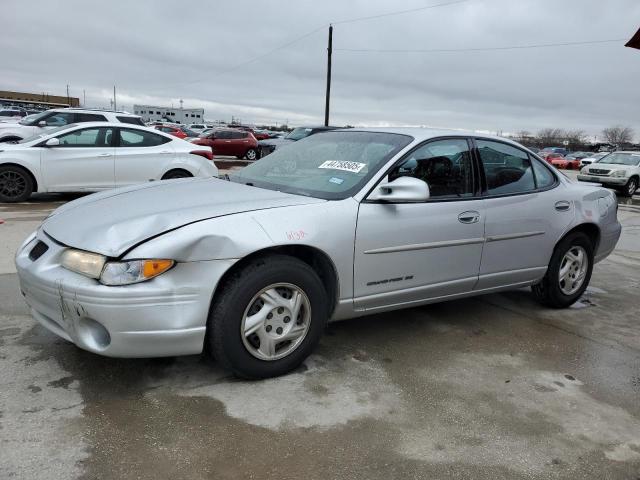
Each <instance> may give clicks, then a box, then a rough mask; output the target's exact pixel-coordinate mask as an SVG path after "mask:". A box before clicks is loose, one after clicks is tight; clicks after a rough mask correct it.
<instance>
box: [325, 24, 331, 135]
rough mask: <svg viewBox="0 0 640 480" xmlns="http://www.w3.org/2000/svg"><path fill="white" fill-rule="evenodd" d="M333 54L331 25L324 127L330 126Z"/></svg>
mask: <svg viewBox="0 0 640 480" xmlns="http://www.w3.org/2000/svg"><path fill="white" fill-rule="evenodd" d="M332 52H333V25H329V44H328V46H327V95H326V99H325V105H324V125H325V126H326V127H328V126H329V100H330V98H331V53H332Z"/></svg>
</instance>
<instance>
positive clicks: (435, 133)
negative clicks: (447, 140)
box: [338, 127, 522, 147]
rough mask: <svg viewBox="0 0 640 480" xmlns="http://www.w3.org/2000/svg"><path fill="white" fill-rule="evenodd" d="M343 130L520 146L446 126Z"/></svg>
mask: <svg viewBox="0 0 640 480" xmlns="http://www.w3.org/2000/svg"><path fill="white" fill-rule="evenodd" d="M338 131H344V132H377V133H395V134H397V135H408V136H411V137H413V138H414V139H415V140H416V141H418V142H421V141H424V140H430V139H432V138H437V137H474V138H481V139H487V140H498V141H500V142H504V143H510V144H513V145H518V146H519V147H522V145H520V144H519V143H517V142H514V141H513V140H510V139H508V138H504V137H499V136H497V135H491V134H487V133H480V132H474V131H471V130H454V129H446V128H423V127H367V128H349V129H338Z"/></svg>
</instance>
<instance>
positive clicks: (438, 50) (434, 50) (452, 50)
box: [334, 38, 626, 53]
mask: <svg viewBox="0 0 640 480" xmlns="http://www.w3.org/2000/svg"><path fill="white" fill-rule="evenodd" d="M624 41H626V39H625V38H616V39H612V40H589V41H584V42H564V43H538V44H533V45H512V46H508V47H479V48H432V49H424V50H404V49H397V50H396V49H375V48H373V49H371V48H334V50H336V51H341V52H356V53H459V52H489V51H498V50H524V49H528V48H552V47H568V46H575V45H595V44H604V43H614V42H624Z"/></svg>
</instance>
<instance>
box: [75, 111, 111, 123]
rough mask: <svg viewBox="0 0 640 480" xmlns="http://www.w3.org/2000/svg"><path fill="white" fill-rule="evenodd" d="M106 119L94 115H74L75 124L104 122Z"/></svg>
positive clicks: (102, 116)
mask: <svg viewBox="0 0 640 480" xmlns="http://www.w3.org/2000/svg"><path fill="white" fill-rule="evenodd" d="M106 121H107V118H106V117H105V116H104V115H98V114H95V113H76V119H75V122H76V123H80V122H106Z"/></svg>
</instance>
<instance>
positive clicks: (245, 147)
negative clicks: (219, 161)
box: [192, 128, 259, 160]
mask: <svg viewBox="0 0 640 480" xmlns="http://www.w3.org/2000/svg"><path fill="white" fill-rule="evenodd" d="M192 143H194V144H196V145H203V146H207V147H210V148H211V151H212V152H213V153H214V154H215V155H226V156H233V157H236V158H246V159H247V160H257V159H258V158H259V157H258V141H257V140H256V138H255V137H254V136H253V134H251V132H246V131H243V130H236V129H222V128H217V129H214V130H211V131H209V132H206V133H203V134H201V135H200V136H199V137H198V138H196V139H194V140H192Z"/></svg>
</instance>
